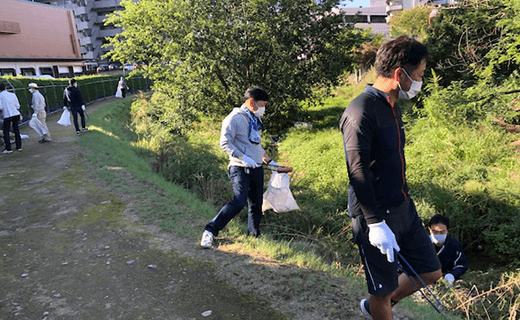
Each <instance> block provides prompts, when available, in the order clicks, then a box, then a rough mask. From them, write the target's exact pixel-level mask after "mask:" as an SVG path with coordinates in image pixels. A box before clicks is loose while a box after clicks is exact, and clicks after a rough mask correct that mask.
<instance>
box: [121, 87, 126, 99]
mask: <svg viewBox="0 0 520 320" xmlns="http://www.w3.org/2000/svg"><path fill="white" fill-rule="evenodd" d="M121 93H122V94H123V98H124V97H126V89H121Z"/></svg>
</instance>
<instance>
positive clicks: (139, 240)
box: [0, 99, 407, 320]
mask: <svg viewBox="0 0 520 320" xmlns="http://www.w3.org/2000/svg"><path fill="white" fill-rule="evenodd" d="M111 101H112V100H111V99H108V100H104V101H101V102H97V103H94V104H92V105H90V106H88V107H87V111H89V112H93V111H94V110H95V109H96V108H98V107H100V106H102V105H104V104H106V103H108V102H111ZM59 115H60V114H54V115H50V116H48V118H47V123H48V126H49V130H50V132H51V134H52V139H53V141H52V142H51V143H45V144H39V143H38V142H37V141H38V140H39V139H38V138H39V137H38V136H37V135H36V134H35V133H34V131H33V130H32V129H31V128H29V127H28V126H25V127H23V128H22V130H21V131H22V134H27V135H29V136H30V139H28V140H23V145H22V149H23V151H21V152H17V151H14V152H13V153H12V154H8V155H0V319H2V320H4V319H31V320H32V319H47V320H51V319H88V320H94V319H125V320H126V319H172V320H173V319H175V320H184V319H218V320H228V319H230V320H231V319H237V320H243V319H253V320H268V319H274V320H275V319H299V320H321V319H349V320H361V319H364V318H363V317H362V315H361V314H360V312H359V309H358V301H359V298H360V297H361V295H362V293H360V292H359V288H356V289H353V287H352V285H351V284H349V283H348V282H346V281H345V279H342V278H336V277H333V276H330V275H327V274H325V273H322V272H315V271H310V270H303V269H300V268H296V267H289V266H281V265H279V264H278V263H277V262H276V261H272V260H271V259H270V258H268V257H258V256H251V255H250V254H249V253H244V252H241V248H240V246H239V245H238V246H236V245H233V243H232V242H231V243H229V244H224V243H223V244H222V246H221V247H219V249H218V250H201V249H200V248H199V247H198V245H197V243H196V242H197V240H194V239H182V238H179V237H177V236H176V235H173V234H171V233H165V232H162V231H161V230H160V229H159V228H158V227H155V226H153V225H147V224H145V223H143V222H141V221H140V219H139V217H138V214H137V212H134V211H135V210H134V209H133V205H132V204H133V202H135V201H138V200H136V199H135V198H133V196H132V195H128V194H122V193H118V191H117V190H113V189H109V188H108V187H107V186H106V185H105V184H104V183H103V182H101V181H99V180H97V179H96V178H95V175H94V174H92V172H89V171H88V170H87V169H85V166H84V160H83V154H84V153H85V152H89V150H85V149H82V148H81V147H79V146H78V144H77V143H76V140H77V139H81V136H77V135H76V134H75V132H74V129H73V128H71V127H67V128H66V127H62V126H59V125H57V124H56V121H57V119H58V118H59ZM87 125H88V122H87ZM84 134H89V132H86V133H84ZM127 183H135V181H133V180H132V178H129V179H128V182H127ZM204 312H206V313H205V314H204V315H203V313H204ZM208 313H210V315H207V314H208ZM396 319H407V318H406V317H396Z"/></svg>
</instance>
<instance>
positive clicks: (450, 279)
mask: <svg viewBox="0 0 520 320" xmlns="http://www.w3.org/2000/svg"><path fill="white" fill-rule="evenodd" d="M444 280H446V281H448V284H449V285H450V286H453V283H455V277H454V276H453V275H452V274H451V273H446V275H444Z"/></svg>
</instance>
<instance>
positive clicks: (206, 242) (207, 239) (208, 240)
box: [200, 230, 213, 249]
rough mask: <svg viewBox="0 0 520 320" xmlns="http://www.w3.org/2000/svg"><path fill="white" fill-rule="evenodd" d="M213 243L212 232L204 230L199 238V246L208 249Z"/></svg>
mask: <svg viewBox="0 0 520 320" xmlns="http://www.w3.org/2000/svg"><path fill="white" fill-rule="evenodd" d="M212 245H213V233H211V232H209V231H208V230H204V233H203V234H202V239H201V240H200V246H201V247H203V248H205V249H208V248H211V246H212Z"/></svg>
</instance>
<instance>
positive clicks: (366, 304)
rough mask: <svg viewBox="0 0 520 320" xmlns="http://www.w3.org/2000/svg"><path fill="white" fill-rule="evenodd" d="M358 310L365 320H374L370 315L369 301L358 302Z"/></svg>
mask: <svg viewBox="0 0 520 320" xmlns="http://www.w3.org/2000/svg"><path fill="white" fill-rule="evenodd" d="M359 308H360V309H361V312H362V313H363V315H364V316H365V318H367V319H374V318H372V314H371V313H370V301H369V300H368V299H362V300H361V301H360V302H359Z"/></svg>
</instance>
